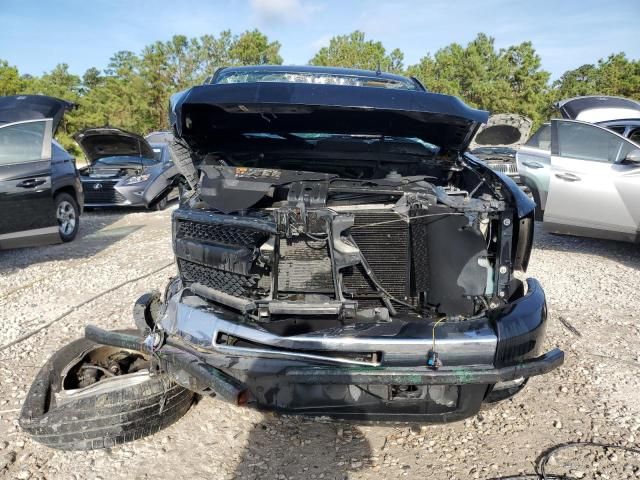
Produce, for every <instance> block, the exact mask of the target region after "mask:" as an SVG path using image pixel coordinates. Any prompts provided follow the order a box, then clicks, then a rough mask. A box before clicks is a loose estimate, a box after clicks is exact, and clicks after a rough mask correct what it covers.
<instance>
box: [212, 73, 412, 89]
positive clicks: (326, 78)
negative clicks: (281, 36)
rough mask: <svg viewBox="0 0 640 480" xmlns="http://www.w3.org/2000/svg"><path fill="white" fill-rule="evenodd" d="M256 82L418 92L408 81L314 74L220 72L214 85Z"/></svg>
mask: <svg viewBox="0 0 640 480" xmlns="http://www.w3.org/2000/svg"><path fill="white" fill-rule="evenodd" d="M256 82H279V83H316V84H323V85H342V86H347V87H377V88H393V89H399V90H418V87H417V85H416V84H415V83H414V82H412V81H411V80H409V79H390V78H383V77H367V76H358V75H340V74H334V73H315V72H273V71H269V72H265V71H248V72H247V71H242V72H234V71H230V72H227V73H225V72H222V73H221V74H220V77H219V78H218V79H217V80H216V83H256Z"/></svg>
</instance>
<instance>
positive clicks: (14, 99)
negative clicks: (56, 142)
mask: <svg viewBox="0 0 640 480" xmlns="http://www.w3.org/2000/svg"><path fill="white" fill-rule="evenodd" d="M74 106H75V105H74V104H73V103H71V102H67V101H66V100H61V99H59V98H55V97H47V96H45V95H12V96H9V97H0V125H2V124H5V123H13V122H23V121H26V120H39V119H42V118H52V119H53V131H54V133H55V131H56V130H57V129H58V125H60V121H61V120H62V117H63V116H64V112H66V111H67V110H71V109H72V108H73V107H74Z"/></svg>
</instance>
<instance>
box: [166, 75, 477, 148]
mask: <svg viewBox="0 0 640 480" xmlns="http://www.w3.org/2000/svg"><path fill="white" fill-rule="evenodd" d="M171 103H172V105H171V120H172V123H174V126H175V128H176V131H177V132H178V134H179V135H180V136H181V137H183V138H184V139H185V140H186V141H187V142H188V143H189V144H190V145H191V146H192V148H195V149H200V150H211V149H212V148H215V147H216V145H219V144H221V143H223V142H224V143H227V144H228V143H229V142H231V141H233V139H234V138H238V139H240V138H241V137H242V136H243V135H245V134H247V133H253V134H256V133H259V134H280V135H282V134H289V133H331V134H344V135H384V136H395V137H412V138H418V139H420V140H422V141H425V142H427V143H430V144H433V145H437V146H439V147H440V148H441V149H442V150H449V151H450V150H454V151H463V150H465V149H466V147H467V146H468V144H469V142H470V140H471V139H472V138H473V135H474V134H475V132H476V130H477V129H478V127H479V126H480V124H482V123H484V122H486V121H487V118H488V113H487V112H485V111H482V110H475V109H472V108H470V107H468V106H467V105H465V104H464V103H463V102H462V101H461V100H460V99H458V98H456V97H452V96H449V95H441V94H437V93H429V92H425V91H415V90H398V89H381V88H375V87H362V86H343V85H330V84H304V83H276V82H273V83H271V82H261V83H258V82H256V83H244V84H242V83H237V84H214V85H202V86H197V87H193V88H191V89H189V90H185V91H184V92H181V93H179V94H176V95H174V96H173V97H172V102H171ZM291 146H295V145H294V143H293V142H292V145H291ZM301 148H302V147H301Z"/></svg>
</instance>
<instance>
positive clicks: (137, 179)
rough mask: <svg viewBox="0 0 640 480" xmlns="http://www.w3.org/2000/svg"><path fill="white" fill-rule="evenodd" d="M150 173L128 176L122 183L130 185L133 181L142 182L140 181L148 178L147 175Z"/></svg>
mask: <svg viewBox="0 0 640 480" xmlns="http://www.w3.org/2000/svg"><path fill="white" fill-rule="evenodd" d="M150 176H151V175H149V174H148V173H145V174H144V175H135V176H133V177H129V178H127V179H126V180H125V182H124V184H125V185H131V184H133V183H142V182H146V181H147V180H149V177H150Z"/></svg>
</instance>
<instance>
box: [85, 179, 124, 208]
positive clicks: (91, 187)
mask: <svg viewBox="0 0 640 480" xmlns="http://www.w3.org/2000/svg"><path fill="white" fill-rule="evenodd" d="M96 185H98V186H100V188H98V189H96V188H95V187H96ZM82 189H83V190H84V201H85V203H126V201H127V199H126V198H125V197H124V196H123V195H122V194H121V193H120V192H118V191H117V190H116V189H115V188H114V184H113V183H107V182H99V183H86V184H84V185H83V186H82Z"/></svg>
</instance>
